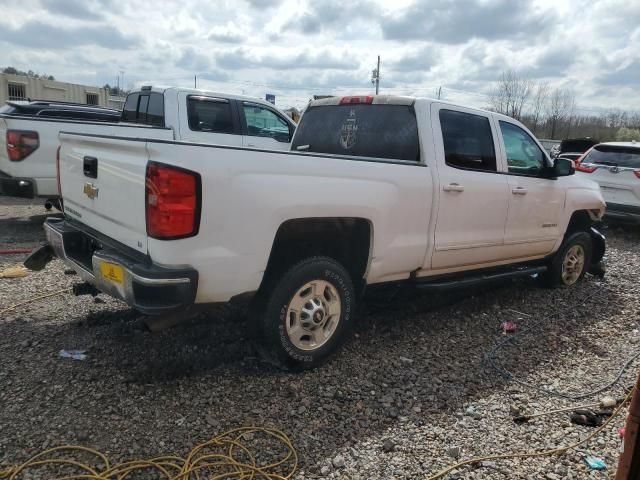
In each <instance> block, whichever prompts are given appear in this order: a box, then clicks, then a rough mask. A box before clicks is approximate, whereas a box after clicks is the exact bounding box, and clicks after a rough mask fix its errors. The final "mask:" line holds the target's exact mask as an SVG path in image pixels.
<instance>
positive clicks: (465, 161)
mask: <svg viewBox="0 0 640 480" xmlns="http://www.w3.org/2000/svg"><path fill="white" fill-rule="evenodd" d="M440 126H441V128H442V140H443V142H444V155H445V163H446V164H447V165H449V166H450V167H454V168H461V169H464V170H479V171H486V172H495V171H497V168H496V151H495V148H494V146H493V135H492V133H491V124H490V123H489V119H488V118H487V117H484V116H482V115H473V114H471V113H465V112H457V111H454V110H440Z"/></svg>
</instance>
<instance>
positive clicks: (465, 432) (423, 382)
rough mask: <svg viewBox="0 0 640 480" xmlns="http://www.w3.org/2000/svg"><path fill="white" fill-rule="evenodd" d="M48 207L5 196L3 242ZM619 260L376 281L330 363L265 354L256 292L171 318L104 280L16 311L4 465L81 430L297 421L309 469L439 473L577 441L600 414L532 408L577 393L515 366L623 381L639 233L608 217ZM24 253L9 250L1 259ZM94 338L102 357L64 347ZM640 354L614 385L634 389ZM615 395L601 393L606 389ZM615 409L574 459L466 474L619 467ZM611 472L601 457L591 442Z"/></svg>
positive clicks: (634, 333) (173, 441)
mask: <svg viewBox="0 0 640 480" xmlns="http://www.w3.org/2000/svg"><path fill="white" fill-rule="evenodd" d="M45 215H46V213H45V211H44V209H43V208H41V207H40V206H39V205H38V204H37V203H33V204H29V203H28V202H18V201H10V200H8V199H6V198H5V199H2V198H1V197H0V250H2V249H8V248H15V247H18V246H21V247H24V246H34V245H37V244H38V243H39V241H41V240H42V232H41V223H42V221H43V219H44V218H45ZM607 237H608V242H609V243H608V248H609V250H608V254H607V262H608V266H609V271H608V274H607V276H606V278H605V279H604V280H599V279H596V278H593V277H588V278H586V280H585V281H584V282H583V283H582V284H581V285H579V286H577V287H576V288H573V289H567V290H546V289H541V288H539V287H538V286H537V285H536V283H535V281H534V280H533V279H528V280H524V281H517V282H509V283H506V284H504V285H500V286H497V287H491V288H483V289H478V290H473V291H465V292H455V293H452V294H450V295H447V296H444V297H443V296H434V295H429V294H424V293H419V292H413V291H406V290H400V291H396V290H395V289H383V290H377V291H371V292H370V293H369V295H368V297H367V305H366V307H365V308H363V310H362V312H361V314H360V315H359V318H358V322H357V327H356V328H355V331H354V332H353V334H352V338H351V339H350V340H349V341H348V342H347V343H346V345H345V348H344V349H343V350H342V351H341V352H340V353H339V354H338V355H336V356H335V357H334V358H333V359H332V360H331V361H330V362H329V363H328V364H326V365H325V366H323V367H321V368H319V369H317V370H314V371H309V372H304V373H296V374H292V373H286V372H282V371H278V370H276V369H274V368H273V367H271V366H269V365H266V364H263V363H262V362H260V361H259V360H258V359H257V358H256V357H255V354H254V352H253V351H252V349H251V348H250V346H249V342H248V340H247V336H248V332H247V328H248V326H247V324H246V320H245V314H244V310H243V308H241V307H238V306H234V307H225V308H219V309H216V310H212V311H211V312H209V313H207V314H203V315H200V316H199V317H198V318H196V319H194V320H192V321H190V322H188V324H185V325H181V326H178V327H176V328H173V329H169V330H165V331H162V332H159V333H151V332H148V331H147V330H146V329H145V327H144V325H143V324H142V322H141V321H140V319H139V318H138V316H137V315H136V313H135V312H133V311H132V310H131V309H129V308H128V307H127V306H126V305H124V304H123V303H121V302H118V301H116V300H113V299H111V298H109V297H107V296H105V295H99V296H98V297H96V298H95V299H94V298H92V297H90V296H84V297H73V296H72V295H71V294H69V293H64V294H60V295H59V296H56V297H53V298H51V299H48V300H46V301H42V302H38V303H33V304H29V305H27V306H24V307H21V308H20V309H18V310H16V311H13V312H9V313H6V314H4V315H2V316H1V317H2V318H0V467H2V466H6V465H9V464H14V463H17V462H20V461H24V460H25V459H27V458H28V457H29V456H31V455H33V454H34V453H37V452H39V451H41V450H42V449H45V448H47V447H51V446H56V445H61V444H66V443H79V444H83V445H87V446H91V447H94V448H97V449H99V450H101V451H103V452H105V453H107V454H108V455H109V456H110V457H111V458H112V460H114V461H116V462H117V461H123V460H126V459H130V458H147V457H152V456H156V455H158V454H164V453H176V454H186V453H187V452H188V451H189V450H190V449H191V448H192V447H193V445H195V444H196V443H198V442H201V441H204V440H206V439H208V438H210V437H212V436H214V435H215V434H218V433H221V432H222V431H225V430H227V429H231V428H236V427H240V426H245V425H255V426H271V427H275V428H278V429H280V430H282V431H284V432H286V433H287V434H288V435H289V436H290V437H291V439H292V441H293V443H294V445H295V446H296V448H297V450H298V454H299V456H300V468H299V470H298V473H297V474H296V477H295V478H300V479H302V478H341V479H358V478H359V479H394V478H395V479H405V478H406V479H422V478H426V477H427V476H428V475H429V474H433V473H435V472H436V471H438V470H440V469H442V468H444V467H445V466H447V465H449V464H451V463H454V462H455V461H456V458H459V459H466V458H470V457H472V456H476V455H485V454H492V453H503V452H511V451H527V450H532V449H541V448H548V447H554V446H559V445H564V444H568V443H572V442H574V441H576V440H577V439H579V438H582V437H585V436H586V435H588V434H589V433H590V432H592V429H591V428H589V427H584V426H577V425H573V424H571V423H570V422H569V421H568V420H569V417H568V415H567V414H557V415H551V416H548V417H542V418H540V419H536V420H533V421H531V422H529V423H526V424H523V425H518V424H515V423H514V422H513V420H512V418H511V413H512V412H515V411H516V410H520V411H523V412H533V411H540V410H545V409H552V408H560V407H563V406H569V405H573V404H575V403H576V402H574V401H571V400H567V399H563V398H558V397H554V396H550V395H548V394H545V393H542V392H540V391H539V390H536V389H534V388H530V387H527V386H523V385H521V384H519V383H516V382H514V381H510V380H508V379H506V378H504V377H503V376H501V375H500V374H499V373H498V372H497V371H496V370H495V369H494V368H492V367H491V366H490V365H489V363H488V362H487V360H486V355H487V353H488V352H489V351H490V350H491V349H492V348H493V347H494V345H496V344H497V342H503V341H504V340H505V337H504V336H503V334H502V332H501V331H500V328H499V325H500V324H501V322H503V321H515V322H516V323H517V324H518V327H519V329H520V330H521V331H522V333H521V334H518V336H517V337H515V338H514V339H513V341H509V342H507V343H505V344H504V345H503V346H502V347H501V348H500V349H498V350H497V351H496V352H495V355H494V358H495V361H496V362H497V363H499V364H500V365H502V366H503V367H504V368H505V369H506V370H508V371H509V372H510V373H511V374H512V375H513V378H514V379H517V380H520V381H523V382H526V383H528V384H532V385H536V386H539V387H541V388H546V389H553V390H554V391H558V392H565V393H567V392H568V393H571V394H579V393H581V392H588V391H590V390H594V389H595V388H596V387H598V386H600V385H603V384H607V383H608V382H610V381H612V380H614V379H615V377H616V375H617V373H618V371H619V369H620V368H621V366H622V365H623V364H624V362H625V361H626V360H627V359H629V358H631V357H632V356H633V355H635V354H637V353H638V352H640V331H639V329H640V326H639V318H638V311H639V310H638V307H639V306H640V295H639V293H640V291H639V290H640V288H639V285H640V255H639V254H640V243H639V240H640V231H638V230H637V229H631V228H625V229H619V228H615V229H614V228H610V229H608V230H607ZM24 257H25V255H7V254H5V255H0V270H1V269H3V268H5V267H7V266H10V265H13V264H16V263H19V262H21V261H22V260H23V259H24ZM78 281H79V280H78V278H77V276H74V275H67V274H65V269H64V267H63V265H62V264H61V263H60V262H59V261H54V262H52V263H51V264H49V266H48V267H47V268H46V269H45V270H44V271H42V272H39V273H33V272H32V273H30V274H29V276H28V277H26V278H19V279H9V280H7V279H5V280H3V279H0V310H2V308H5V307H7V306H9V305H12V304H14V303H17V302H20V301H21V300H25V299H28V298H30V297H32V296H36V295H42V294H46V293H49V292H53V291H57V290H60V289H63V288H67V287H70V286H71V285H73V284H74V283H76V282H78ZM61 349H82V350H86V351H87V359H86V360H84V361H73V360H70V359H63V358H60V357H59V355H58V352H59V351H60V350H61ZM639 367H640V361H634V362H633V363H632V365H631V368H630V369H628V370H627V371H626V372H624V374H623V375H622V377H621V379H620V382H618V383H617V384H616V385H615V386H614V387H612V388H611V389H609V390H608V391H607V392H606V393H608V394H610V395H613V396H621V395H623V394H624V387H626V386H629V385H632V384H633V383H634V379H635V375H636V373H637V371H638V368H639ZM600 396H602V395H597V396H595V397H591V398H587V399H586V400H584V401H582V402H583V403H584V402H587V403H588V402H590V401H594V400H595V401H597V400H598V398H599V397H600ZM623 423H624V419H622V418H619V419H616V420H615V421H614V422H613V423H612V424H611V426H610V427H608V428H607V429H606V430H605V431H604V432H603V434H602V435H600V436H598V437H597V438H595V439H594V440H592V441H591V442H590V443H589V444H587V445H584V446H583V447H582V450H580V451H577V452H576V451H573V452H570V453H568V454H565V455H563V456H561V457H552V458H538V459H528V460H513V461H501V462H487V463H486V464H483V465H482V466H475V467H466V468H463V469H460V470H458V471H456V472H454V473H453V474H452V475H450V476H449V478H458V479H471V478H477V479H481V478H482V479H484V478H486V479H532V478H536V479H537V478H542V479H545V478H546V479H551V480H553V479H587V478H588V479H591V478H610V477H611V476H612V475H613V472H614V470H615V465H616V462H617V456H618V453H619V448H620V441H619V439H618V434H617V429H618V428H619V427H621V426H622V425H623ZM587 454H589V455H595V456H597V457H600V458H601V459H603V460H604V461H605V462H606V464H607V466H608V470H606V471H603V472H596V471H590V470H589V469H588V467H587V466H586V465H585V463H584V461H583V457H584V456H585V455H587Z"/></svg>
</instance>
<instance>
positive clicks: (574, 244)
mask: <svg viewBox="0 0 640 480" xmlns="http://www.w3.org/2000/svg"><path fill="white" fill-rule="evenodd" d="M592 252H593V244H592V240H591V235H589V234H588V233H587V232H575V233H572V234H571V235H569V236H568V237H567V238H566V239H565V240H564V242H563V243H562V245H561V246H560V249H559V250H558V252H557V253H556V254H555V256H554V257H553V260H551V262H550V263H549V265H548V270H547V271H546V272H545V273H543V274H542V275H541V276H540V279H541V280H542V283H543V284H544V285H545V286H547V287H551V288H555V287H562V288H568V287H572V286H573V285H575V284H576V283H578V282H579V281H580V280H582V278H583V277H584V275H585V273H586V272H587V270H588V269H589V265H590V264H591V254H592Z"/></svg>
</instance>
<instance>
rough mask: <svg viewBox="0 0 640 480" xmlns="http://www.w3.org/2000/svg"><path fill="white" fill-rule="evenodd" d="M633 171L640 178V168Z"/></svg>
mask: <svg viewBox="0 0 640 480" xmlns="http://www.w3.org/2000/svg"><path fill="white" fill-rule="evenodd" d="M633 173H634V175H635V176H636V177H638V178H640V170H634V171H633Z"/></svg>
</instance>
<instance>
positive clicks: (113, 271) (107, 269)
mask: <svg viewBox="0 0 640 480" xmlns="http://www.w3.org/2000/svg"><path fill="white" fill-rule="evenodd" d="M100 273H101V274H102V276H103V277H104V278H106V279H107V280H111V281H112V282H114V283H118V284H120V285H122V283H123V282H124V268H122V267H121V266H120V265H116V264H115V263H107V262H102V263H101V264H100Z"/></svg>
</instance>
